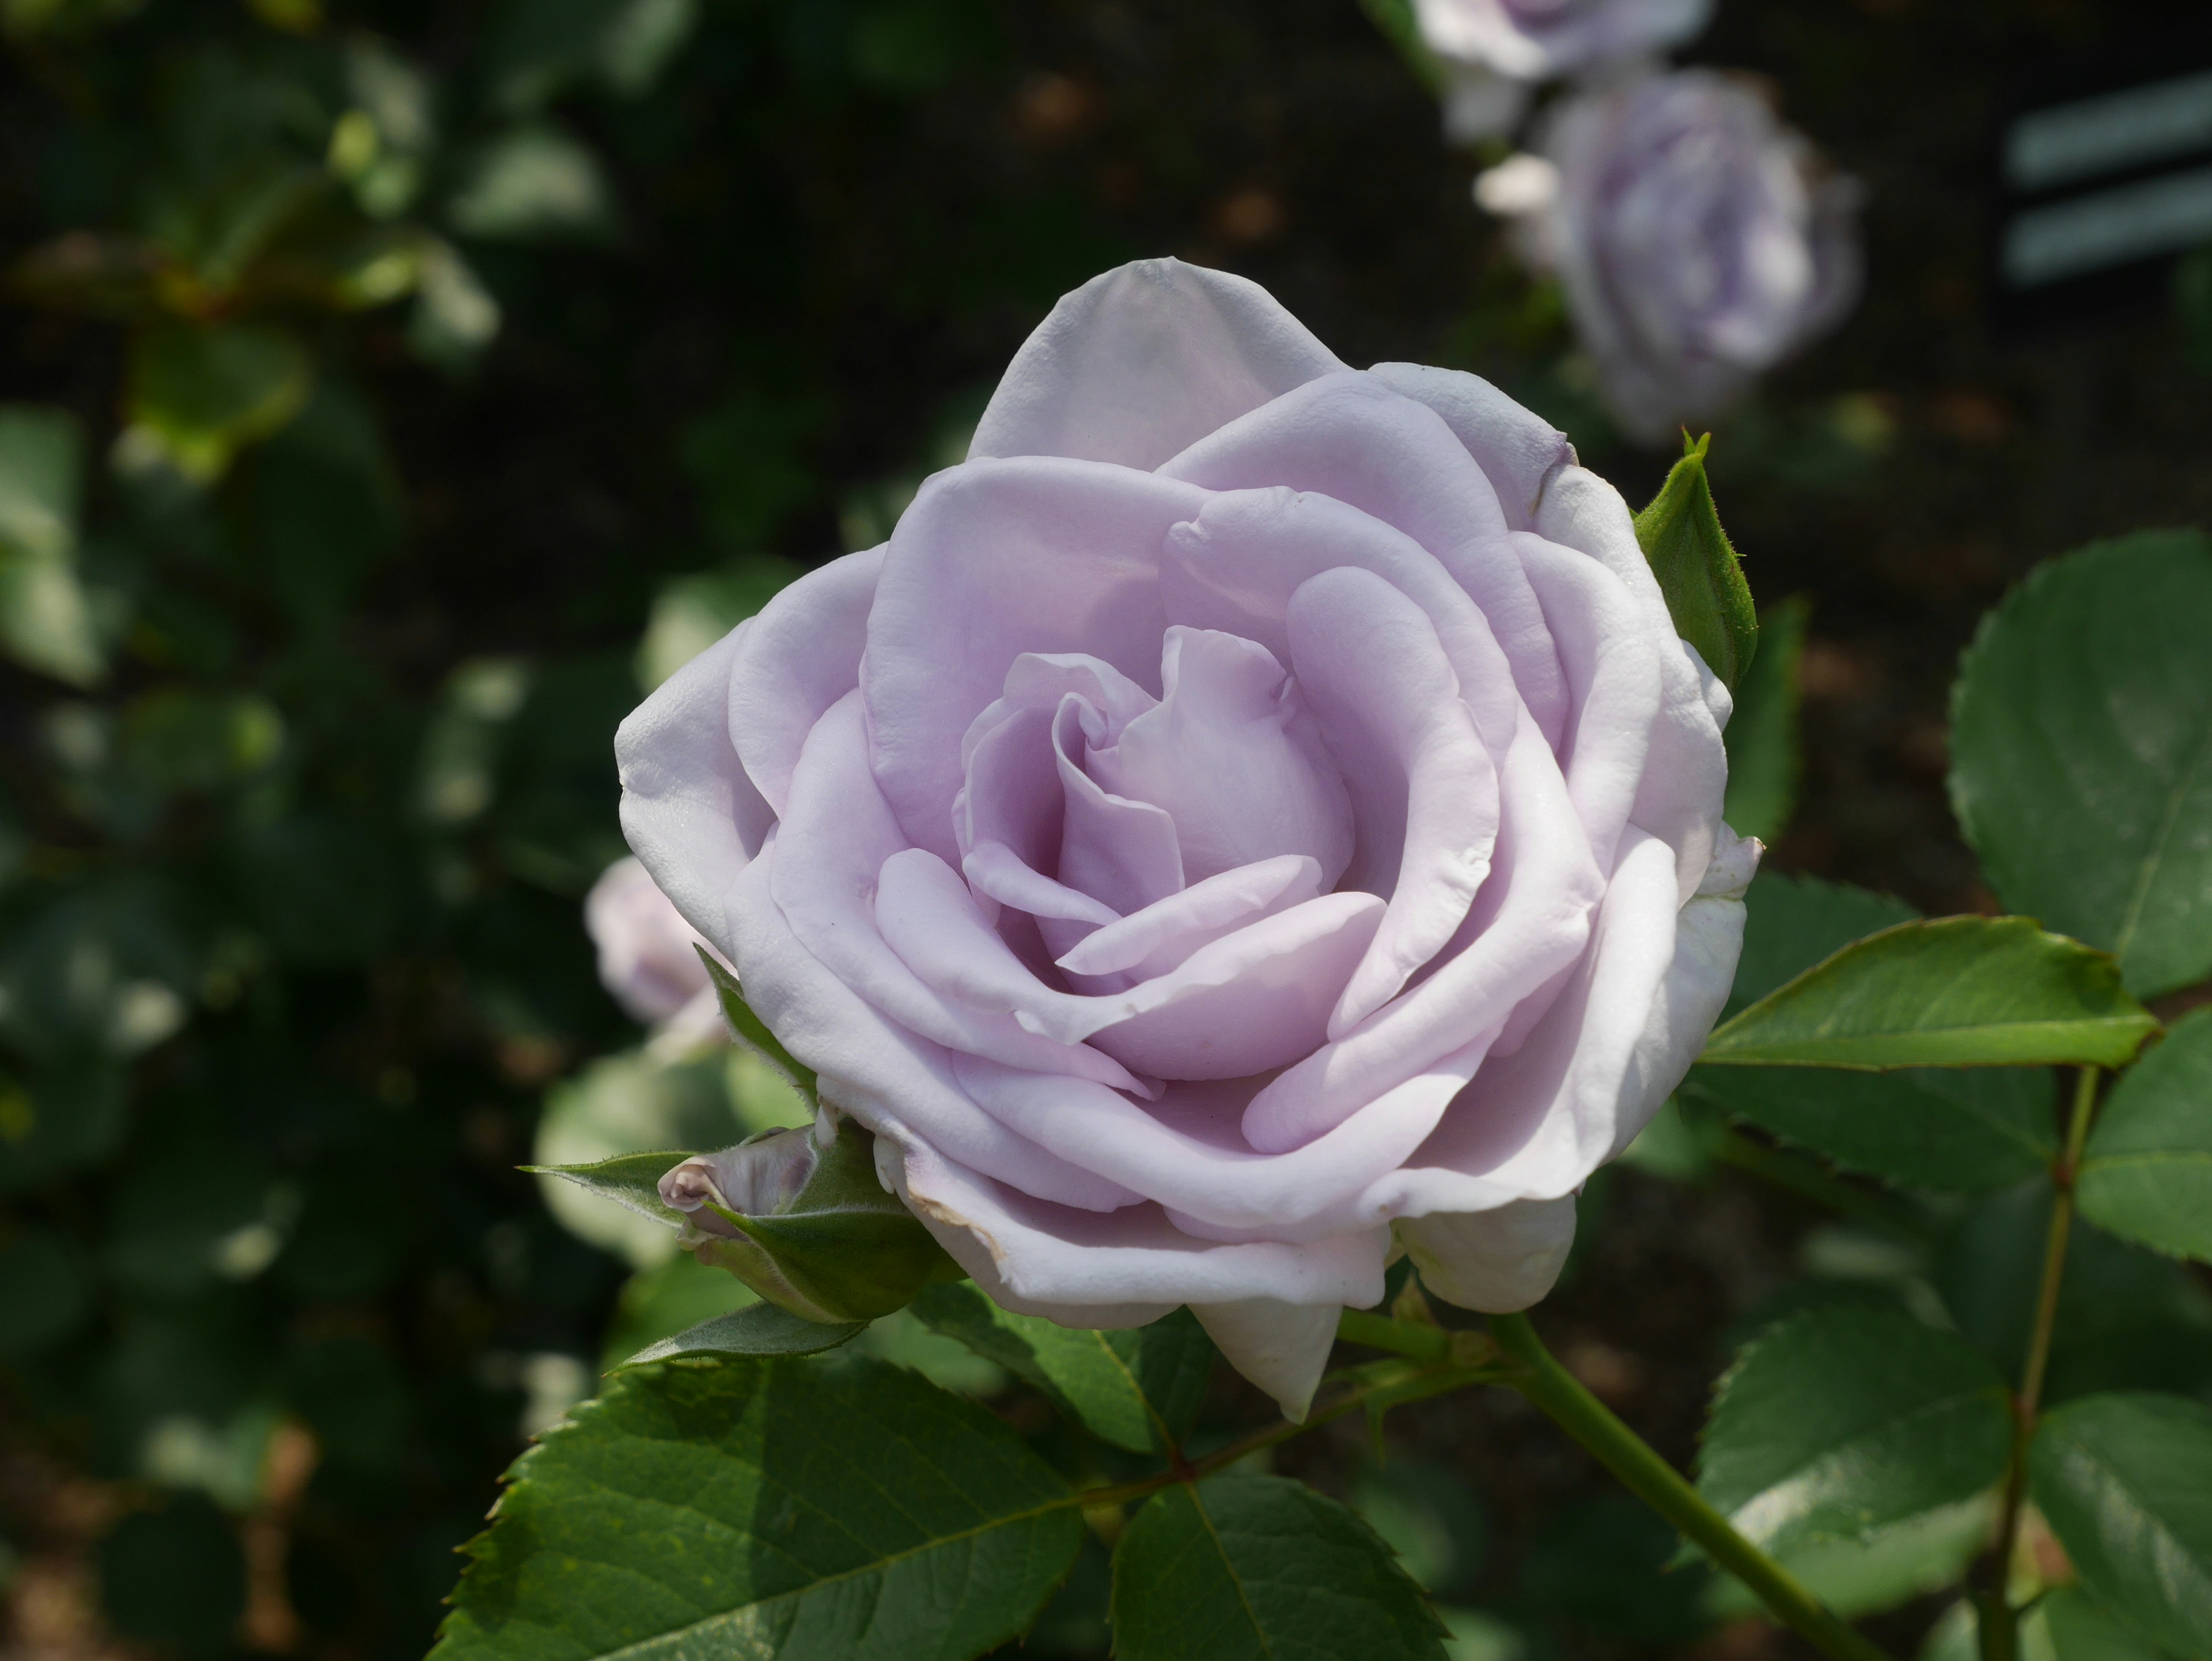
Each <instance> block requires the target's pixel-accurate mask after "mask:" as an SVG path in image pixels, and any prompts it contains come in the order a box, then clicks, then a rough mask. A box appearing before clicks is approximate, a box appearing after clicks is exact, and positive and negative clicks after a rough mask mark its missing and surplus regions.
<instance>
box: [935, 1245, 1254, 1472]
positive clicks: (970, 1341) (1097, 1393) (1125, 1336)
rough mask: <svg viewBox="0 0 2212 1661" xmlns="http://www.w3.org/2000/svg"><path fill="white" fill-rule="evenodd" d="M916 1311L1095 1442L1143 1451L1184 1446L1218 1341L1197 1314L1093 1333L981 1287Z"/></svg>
mask: <svg viewBox="0 0 2212 1661" xmlns="http://www.w3.org/2000/svg"><path fill="white" fill-rule="evenodd" d="M914 1312H915V1314H916V1315H918V1316H919V1317H921V1319H922V1320H923V1321H924V1322H926V1323H927V1324H928V1325H929V1326H931V1327H932V1328H933V1329H935V1330H937V1331H939V1332H941V1333H943V1334H944V1335H945V1336H946V1337H948V1338H957V1339H958V1340H959V1341H960V1342H962V1343H963V1344H965V1345H967V1346H968V1347H969V1348H970V1349H972V1350H974V1351H975V1353H976V1354H978V1355H981V1356H984V1357H986V1358H987V1359H988V1360H993V1361H995V1362H997V1363H998V1364H999V1365H1000V1366H1002V1367H1004V1368H1006V1371H1007V1372H1011V1373H1012V1374H1013V1375H1014V1376H1015V1377H1016V1378H1023V1379H1026V1380H1027V1381H1028V1382H1029V1383H1030V1384H1035V1385H1036V1387H1037V1388H1038V1389H1039V1390H1042V1391H1044V1393H1045V1394H1046V1395H1048V1396H1051V1397H1052V1399H1053V1400H1054V1402H1057V1403H1058V1404H1059V1405H1060V1407H1061V1408H1062V1409H1065V1410H1066V1411H1067V1412H1068V1413H1070V1414H1072V1415H1074V1417H1075V1418H1076V1419H1077V1420H1078V1421H1080V1422H1081V1423H1082V1425H1083V1427H1085V1429H1086V1430H1088V1431H1090V1432H1091V1434H1092V1435H1094V1436H1097V1437H1099V1438H1101V1439H1103V1440H1105V1441H1109V1442H1111V1443H1112V1444H1113V1445H1115V1446H1116V1447H1120V1448H1127V1449H1128V1450H1130V1451H1132V1452H1136V1453H1146V1452H1172V1451H1176V1449H1177V1448H1178V1447H1179V1446H1180V1445H1181V1443H1182V1439H1183V1437H1184V1436H1186V1435H1187V1434H1188V1433H1189V1431H1190V1427H1191V1422H1192V1421H1193V1420H1194V1419H1195V1418H1196V1417H1197V1415H1198V1409H1199V1404H1200V1402H1202V1401H1203V1400H1204V1399H1205V1396H1206V1378H1207V1377H1208V1375H1209V1374H1210V1373H1211V1372H1212V1370H1213V1360H1214V1350H1213V1343H1212V1340H1211V1339H1209V1338H1208V1337H1207V1336H1206V1331H1205V1329H1204V1328H1202V1327H1200V1325H1199V1323H1198V1319H1197V1317H1195V1316H1194V1315H1192V1314H1191V1312H1190V1311H1188V1310H1180V1309H1179V1310H1177V1311H1175V1312H1174V1313H1173V1314H1171V1315H1166V1316H1163V1317H1161V1318H1160V1319H1158V1320H1157V1321H1155V1322H1153V1323H1152V1324H1151V1325H1150V1326H1144V1327H1136V1328H1133V1329H1127V1330H1124V1331H1119V1332H1083V1331H1077V1330H1074V1329H1070V1328H1067V1327H1063V1326H1060V1325H1057V1324H1055V1323H1053V1322H1050V1321H1047V1320H1042V1319H1041V1318H1039V1317H1036V1316H1033V1315H1015V1314H1012V1313H1011V1312H1009V1311H1006V1310H1003V1309H1000V1307H999V1306H998V1305H996V1304H994V1303H993V1302H992V1301H991V1300H990V1299H987V1298H986V1297H985V1296H984V1295H983V1294H982V1293H981V1292H979V1291H977V1290H976V1289H975V1287H972V1286H934V1287H925V1288H924V1289H923V1291H922V1293H921V1296H920V1297H919V1298H917V1299H915V1304H914Z"/></svg>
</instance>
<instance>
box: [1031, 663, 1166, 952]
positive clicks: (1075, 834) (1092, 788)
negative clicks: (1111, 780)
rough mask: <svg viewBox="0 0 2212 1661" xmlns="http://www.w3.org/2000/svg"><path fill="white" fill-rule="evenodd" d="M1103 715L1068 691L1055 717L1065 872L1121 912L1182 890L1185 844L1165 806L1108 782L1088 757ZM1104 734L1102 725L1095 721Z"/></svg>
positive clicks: (1074, 884)
mask: <svg viewBox="0 0 2212 1661" xmlns="http://www.w3.org/2000/svg"><path fill="white" fill-rule="evenodd" d="M1086 718H1088V721H1092V722H1096V721H1103V717H1101V716H1099V715H1098V714H1097V711H1095V710H1093V709H1091V706H1090V705H1088V704H1086V703H1084V702H1083V701H1082V700H1081V699H1080V698H1078V697H1076V696H1075V695H1074V694H1073V693H1070V694H1069V695H1068V696H1067V697H1066V698H1065V699H1063V700H1062V701H1061V703H1060V710H1059V713H1058V714H1057V715H1055V716H1054V719H1053V723H1052V755H1053V762H1054V766H1055V767H1056V768H1057V769H1058V771H1059V775H1060V801H1061V809H1060V880H1061V881H1062V882H1064V883H1066V885H1067V886H1069V887H1070V888H1073V889H1074V890H1076V891H1078V892H1079V893H1084V894H1088V895H1090V896H1091V897H1092V898H1093V899H1095V900H1097V901H1098V902H1099V903H1100V904H1103V905H1107V906H1109V907H1111V908H1112V909H1113V910H1114V911H1115V913H1116V914H1118V915H1121V916H1127V914H1128V913H1129V912H1132V911H1139V910H1143V909H1144V908H1145V907H1146V906H1148V905H1150V904H1152V902H1153V901H1155V900H1160V899H1164V898H1166V897H1168V896H1169V895H1170V894H1174V893H1177V892H1180V891H1181V890H1182V885H1183V872H1182V844H1181V843H1180V842H1179V841H1178V840H1177V838H1176V825H1175V821H1174V820H1173V819H1172V818H1170V817H1169V816H1168V814H1167V812H1166V810H1165V809H1164V808H1159V807H1155V806H1152V803H1150V802H1148V801H1132V800H1130V799H1129V798H1127V796H1118V795H1115V794H1113V793H1112V792H1111V791H1109V790H1107V789H1104V788H1102V787H1101V786H1100V785H1099V783H1098V782H1097V780H1095V779H1093V778H1092V777H1091V773H1090V770H1089V768H1088V766H1087V764H1086V758H1087V757H1088V756H1089V754H1090V751H1091V745H1092V744H1093V742H1094V741H1095V740H1094V739H1093V734H1092V732H1091V730H1088V729H1087V726H1086ZM1097 731H1098V734H1099V736H1103V727H1099V728H1098V729H1097Z"/></svg>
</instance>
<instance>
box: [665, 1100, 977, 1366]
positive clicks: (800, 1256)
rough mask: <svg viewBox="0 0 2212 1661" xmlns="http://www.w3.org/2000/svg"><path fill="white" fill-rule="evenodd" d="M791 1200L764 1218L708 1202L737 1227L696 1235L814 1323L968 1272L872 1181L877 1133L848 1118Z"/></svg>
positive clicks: (898, 1304)
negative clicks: (728, 1234) (728, 1232)
mask: <svg viewBox="0 0 2212 1661" xmlns="http://www.w3.org/2000/svg"><path fill="white" fill-rule="evenodd" d="M708 1210H710V1211H712V1212H713V1213H714V1214H715V1215H716V1216H718V1217H720V1218H721V1219H722V1220H724V1221H725V1222H727V1223H729V1224H730V1225H731V1226H732V1227H734V1228H736V1229H737V1230H738V1232H739V1236H740V1238H737V1239H726V1238H721V1237H720V1236H709V1237H708V1238H705V1239H702V1240H698V1241H694V1242H691V1243H690V1249H691V1250H693V1251H694V1252H695V1253H696V1255H697V1256H698V1258H699V1261H700V1262H704V1263H712V1264H714V1266H715V1267H716V1268H718V1269H727V1270H729V1271H730V1273H731V1274H732V1275H736V1276H737V1277H738V1279H739V1280H741V1281H744V1283H745V1284H746V1285H747V1286H749V1287H752V1289H753V1290H754V1291H756V1292H757V1293H760V1295H761V1296H762V1297H763V1298H765V1299H768V1300H769V1302H770V1303H771V1304H774V1305H776V1306H777V1307H779V1308H781V1309H786V1310H788V1311H791V1313H793V1315H797V1316H799V1317H802V1318H804V1319H805V1320H809V1321H820V1322H824V1323H842V1322H848V1321H872V1320H874V1319H875V1318H876V1317H878V1316H880V1315H889V1314H890V1313H891V1311H894V1310H899V1309H903V1308H905V1307H906V1306H907V1305H908V1304H909V1303H911V1302H912V1301H913V1300H914V1297H915V1293H918V1292H920V1291H921V1289H922V1287H925V1286H927V1285H928V1284H929V1283H930V1282H931V1281H939V1280H958V1279H961V1278H963V1276H962V1274H961V1271H960V1269H959V1267H958V1265H957V1264H956V1263H954V1262H953V1261H952V1259H951V1257H950V1256H947V1255H946V1253H945V1248H944V1247H943V1246H941V1245H939V1244H938V1243H937V1240H936V1238H935V1237H934V1236H933V1235H932V1234H931V1233H930V1232H929V1231H928V1230H927V1228H925V1227H923V1226H921V1223H920V1222H919V1221H918V1220H916V1219H915V1215H914V1214H913V1213H912V1212H910V1211H908V1209H907V1208H906V1207H905V1206H903V1205H902V1204H901V1203H900V1202H899V1199H898V1196H896V1195H895V1194H890V1193H886V1192H885V1191H884V1187H883V1184H882V1183H879V1182H878V1181H877V1179H876V1165H875V1138H874V1136H872V1135H870V1134H869V1132H868V1131H867V1130H866V1129H863V1128H862V1127H861V1126H860V1125H858V1124H855V1123H853V1122H852V1121H851V1120H849V1119H848V1120H846V1121H844V1122H842V1123H840V1124H839V1126H838V1127H837V1139H836V1141H833V1142H832V1143H830V1144H829V1147H826V1148H824V1147H820V1145H819V1144H818V1143H817V1155H816V1159H815V1163H814V1169H813V1170H812V1171H811V1172H810V1173H808V1176H807V1178H806V1181H805V1183H802V1184H801V1185H800V1187H799V1191H798V1192H797V1193H796V1194H794V1195H793V1196H791V1199H790V1201H789V1202H787V1204H785V1205H783V1206H781V1207H780V1208H778V1209H777V1210H776V1211H775V1212H774V1213H772V1214H769V1215H767V1216H763V1217H749V1216H746V1215H744V1214H742V1213H739V1212H735V1211H731V1210H728V1209H726V1208H724V1207H721V1206H719V1205H714V1204H713V1203H712V1202H709V1204H708Z"/></svg>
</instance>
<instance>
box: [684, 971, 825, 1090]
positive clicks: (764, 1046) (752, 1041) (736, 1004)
mask: <svg viewBox="0 0 2212 1661" xmlns="http://www.w3.org/2000/svg"><path fill="white" fill-rule="evenodd" d="M693 949H694V950H695V951H696V952H698V953H699V961H700V962H701V963H702V964H706V965H707V975H708V979H710V980H712V981H713V982H714V995H715V997H717V998H718V999H720V1001H721V1005H722V1015H723V1018H724V1019H726V1020H727V1021H728V1022H729V1024H730V1030H731V1031H733V1032H735V1033H736V1034H737V1035H738V1041H739V1042H740V1043H744V1044H746V1045H748V1046H749V1047H750V1048H752V1049H754V1050H758V1051H760V1053H761V1054H762V1055H763V1056H767V1057H768V1058H769V1060H770V1061H772V1062H775V1064H776V1066H777V1067H779V1068H781V1069H782V1071H783V1074H784V1076H785V1077H786V1078H787V1079H789V1080H791V1081H792V1083H793V1084H794V1085H796V1086H798V1087H799V1093H800V1094H801V1095H803V1096H805V1098H806V1099H807V1101H808V1102H809V1103H810V1104H811V1103H813V1102H815V1101H817V1100H818V1099H819V1098H818V1097H817V1095H816V1093H815V1074H814V1069H813V1068H811V1067H809V1066H807V1065H806V1063H805V1062H802V1061H800V1060H799V1058H798V1057H797V1056H794V1055H793V1054H792V1053H791V1052H790V1051H789V1050H786V1049H785V1048H784V1047H783V1045H782V1044H781V1043H779V1042H778V1041H777V1039H776V1036H775V1033H773V1032H771V1031H769V1030H768V1023H767V1022H766V1021H763V1019H761V1018H760V1017H759V1016H757V1015H756V1014H754V1013H753V1011H752V1006H751V1005H750V1004H749V1003H747V1002H746V1001H745V995H744V991H743V989H740V988H739V987H738V977H736V976H734V975H732V974H731V973H730V971H729V970H726V969H725V968H723V967H722V965H721V963H720V960H719V959H717V958H715V956H714V953H713V952H709V951H708V950H707V949H706V948H705V947H704V946H696V947H694V948H693Z"/></svg>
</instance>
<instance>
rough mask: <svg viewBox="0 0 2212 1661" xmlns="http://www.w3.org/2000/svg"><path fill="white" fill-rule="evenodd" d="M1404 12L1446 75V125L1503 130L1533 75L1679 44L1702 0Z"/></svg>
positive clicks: (1696, 19)
mask: <svg viewBox="0 0 2212 1661" xmlns="http://www.w3.org/2000/svg"><path fill="white" fill-rule="evenodd" d="M1413 15H1414V20H1415V21H1416V22H1418V23H1419V26H1420V31H1421V40H1422V41H1423V42H1424V44H1425V45H1426V46H1428V48H1429V50H1430V51H1431V52H1434V53H1435V54H1436V55H1437V58H1440V59H1442V60H1443V64H1444V66H1445V68H1446V69H1447V70H1450V71H1451V74H1452V84H1451V87H1450V89H1449V92H1448V93H1447V94H1446V96H1445V99H1444V125H1445V129H1446V131H1449V133H1450V134H1451V136H1452V137H1455V138H1459V139H1475V138H1485V137H1489V136H1490V135H1491V134H1492V133H1498V132H1504V131H1508V130H1509V129H1510V127H1511V126H1512V125H1513V124H1514V123H1515V122H1516V121H1517V120H1518V119H1520V116H1521V112H1522V110H1523V109H1524V108H1525V107H1527V105H1528V99H1529V96H1530V95H1531V94H1533V92H1534V89H1535V88H1536V86H1537V84H1538V83H1539V82H1545V81H1549V80H1553V79H1555V78H1557V77H1559V76H1602V75H1605V74H1607V73H1608V72H1611V71H1613V70H1618V69H1619V68H1620V66H1621V65H1622V64H1627V63H1632V62H1633V61H1635V60H1637V59H1638V58H1647V57H1650V55H1652V54H1654V53H1656V52H1664V51H1665V50H1666V49H1667V48H1668V47H1670V46H1680V44H1681V43H1682V42H1684V41H1686V40H1689V39H1690V38H1691V37H1692V36H1693V35H1695V34H1696V33H1698V32H1699V30H1701V29H1703V28H1704V27H1705V24H1706V21H1708V20H1709V19H1710V18H1711V15H1712V0H1413Z"/></svg>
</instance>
